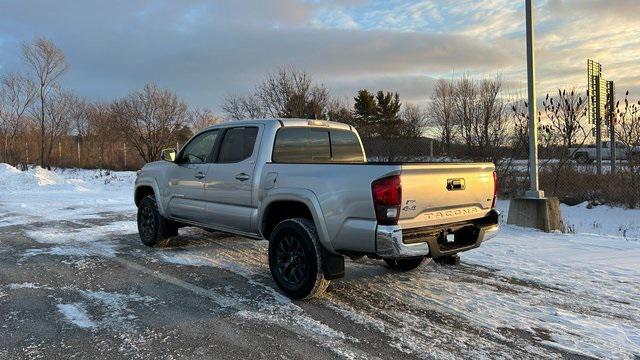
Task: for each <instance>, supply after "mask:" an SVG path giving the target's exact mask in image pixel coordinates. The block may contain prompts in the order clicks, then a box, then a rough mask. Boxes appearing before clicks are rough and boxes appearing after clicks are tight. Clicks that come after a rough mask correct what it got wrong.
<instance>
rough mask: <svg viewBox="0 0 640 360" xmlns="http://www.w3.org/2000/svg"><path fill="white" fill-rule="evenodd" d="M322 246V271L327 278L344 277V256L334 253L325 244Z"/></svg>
mask: <svg viewBox="0 0 640 360" xmlns="http://www.w3.org/2000/svg"><path fill="white" fill-rule="evenodd" d="M320 247H321V248H322V272H323V273H324V278H325V279H327V280H334V279H339V278H341V277H344V256H341V255H336V254H332V253H330V252H329V251H327V250H326V249H325V248H324V246H320Z"/></svg>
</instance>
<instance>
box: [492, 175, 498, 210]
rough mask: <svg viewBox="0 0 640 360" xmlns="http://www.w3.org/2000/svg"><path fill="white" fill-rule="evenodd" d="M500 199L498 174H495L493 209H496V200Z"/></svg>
mask: <svg viewBox="0 0 640 360" xmlns="http://www.w3.org/2000/svg"><path fill="white" fill-rule="evenodd" d="M497 199H498V174H497V173H496V172H495V171H494V172H493V201H492V202H491V207H492V208H495V207H496V200H497Z"/></svg>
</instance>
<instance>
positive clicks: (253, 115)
mask: <svg viewBox="0 0 640 360" xmlns="http://www.w3.org/2000/svg"><path fill="white" fill-rule="evenodd" d="M221 108H222V111H224V113H225V118H226V119H227V120H242V119H260V118H264V117H265V112H264V110H263V109H262V104H261V103H260V99H258V97H257V96H256V95H254V94H249V95H228V96H226V97H225V98H224V101H223V103H222V106H221Z"/></svg>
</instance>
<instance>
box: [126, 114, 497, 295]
mask: <svg viewBox="0 0 640 360" xmlns="http://www.w3.org/2000/svg"><path fill="white" fill-rule="evenodd" d="M161 158H162V160H160V161H156V162H152V163H148V164H146V165H145V166H144V167H143V168H142V169H141V170H140V171H138V176H137V179H136V181H135V195H134V199H135V204H136V206H137V208H138V214H137V222H138V230H139V233H140V238H141V240H142V242H143V243H144V244H145V245H149V246H153V245H155V244H156V243H158V242H159V241H162V240H164V239H167V238H169V237H172V236H175V235H177V234H178V228H180V227H182V226H197V227H201V228H205V229H209V230H217V231H224V232H229V233H233V234H237V235H241V236H244V237H249V238H255V239H266V240H268V241H269V246H268V259H269V268H270V270H271V274H272V276H273V279H274V281H275V283H276V285H277V286H278V287H279V288H280V289H281V291H282V292H283V293H284V294H286V295H287V296H289V297H291V298H294V299H304V298H310V297H313V296H316V295H319V294H321V293H322V292H323V291H324V290H325V289H326V288H327V286H328V285H329V282H330V281H331V280H333V279H338V278H340V277H343V276H344V272H345V270H344V269H345V267H344V258H345V257H350V258H358V257H362V256H369V257H372V258H378V259H382V260H384V261H385V262H386V263H387V264H388V266H389V267H391V268H392V269H395V270H398V271H408V270H412V269H415V268H416V267H418V266H419V265H420V264H421V263H423V262H424V261H425V259H431V258H436V259H446V258H447V257H451V256H454V255H455V254H457V253H459V252H461V251H466V250H469V249H473V248H475V247H478V246H479V245H480V243H482V242H483V241H485V240H487V239H489V238H491V237H493V236H495V234H496V232H497V231H498V227H499V213H498V211H496V209H495V203H496V189H497V179H496V173H495V167H494V165H493V164H491V163H457V164H453V163H381V162H368V161H367V160H366V155H365V151H364V149H363V147H362V142H361V140H360V137H359V135H358V133H357V131H356V130H355V129H354V128H353V127H351V126H350V125H346V124H342V123H336V122H329V121H319V120H301V119H286V120H285V119H265V120H243V121H233V122H228V123H223V124H220V125H215V126H212V127H209V128H207V129H205V130H203V131H200V132H199V133H198V134H196V135H195V136H193V137H192V138H191V139H190V140H189V141H188V142H187V143H186V144H185V145H184V146H183V147H182V148H181V149H180V151H179V152H176V151H175V150H174V149H166V150H163V151H162V153H161Z"/></svg>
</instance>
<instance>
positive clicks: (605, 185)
mask: <svg viewBox="0 0 640 360" xmlns="http://www.w3.org/2000/svg"><path fill="white" fill-rule="evenodd" d="M363 144H364V147H365V151H366V153H367V159H368V160H369V161H414V162H430V161H436V162H471V161H490V162H493V163H495V164H496V171H497V173H498V177H499V181H500V196H501V197H502V198H513V197H517V196H521V195H524V193H525V191H526V190H528V188H529V173H528V166H529V162H528V160H527V154H526V152H525V151H523V150H520V151H518V150H516V149H513V148H504V149H500V151H496V152H495V157H494V158H493V159H487V158H482V157H481V156H479V152H478V151H472V152H469V151H468V150H467V149H465V148H464V147H462V146H460V145H457V146H455V145H454V146H452V147H451V148H450V149H449V151H446V149H444V146H443V145H442V144H441V143H440V142H438V141H436V140H432V139H428V138H415V139H403V138H394V139H384V138H375V139H363ZM539 152H540V154H541V158H540V160H539V176H540V187H541V189H542V190H544V192H545V194H546V196H553V197H558V198H559V199H560V201H561V202H563V203H565V204H569V205H575V204H579V203H582V202H585V201H586V202H590V203H592V204H609V205H614V206H623V207H627V208H639V207H640V158H638V157H634V156H630V157H629V159H623V160H618V161H617V162H616V164H617V166H616V171H615V172H611V162H610V161H608V160H606V161H603V166H602V170H603V171H602V174H598V173H597V169H596V164H595V162H591V163H586V164H581V163H579V162H578V161H576V160H575V159H572V158H568V156H563V153H561V152H560V151H559V150H558V149H555V148H541V149H540V150H539ZM447 154H449V155H447Z"/></svg>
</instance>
